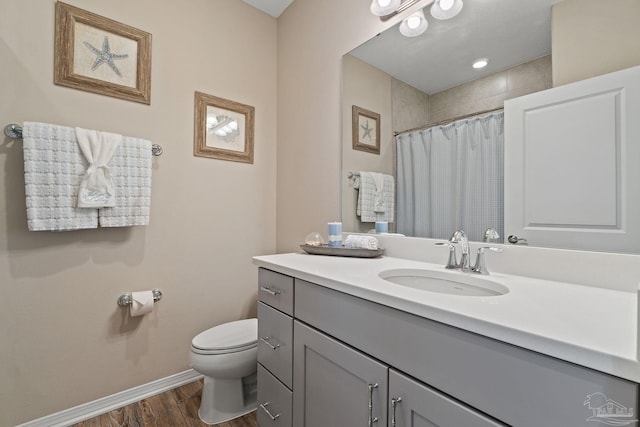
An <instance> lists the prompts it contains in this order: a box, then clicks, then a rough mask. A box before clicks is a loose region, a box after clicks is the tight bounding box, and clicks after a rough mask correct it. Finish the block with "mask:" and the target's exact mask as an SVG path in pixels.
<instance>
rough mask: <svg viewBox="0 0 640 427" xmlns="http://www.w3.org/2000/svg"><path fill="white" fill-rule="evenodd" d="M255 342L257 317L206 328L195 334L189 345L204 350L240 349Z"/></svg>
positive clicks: (248, 346)
mask: <svg viewBox="0 0 640 427" xmlns="http://www.w3.org/2000/svg"><path fill="white" fill-rule="evenodd" d="M257 342H258V319H245V320H236V321H235V322H229V323H223V324H222V325H218V326H214V327H213V328H210V329H207V330H206V331H204V332H201V333H199V334H198V335H196V336H195V337H194V338H193V340H192V341H191V345H192V346H193V348H194V349H198V350H205V351H219V350H237V351H241V350H244V349H247V348H251V347H253V346H255V345H256V343H257Z"/></svg>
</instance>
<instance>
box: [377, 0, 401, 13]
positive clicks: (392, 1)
mask: <svg viewBox="0 0 640 427" xmlns="http://www.w3.org/2000/svg"><path fill="white" fill-rule="evenodd" d="M400 3H402V0H373V1H372V2H371V13H373V14H374V15H376V16H387V15H390V14H392V13H394V12H395V11H396V9H398V7H400Z"/></svg>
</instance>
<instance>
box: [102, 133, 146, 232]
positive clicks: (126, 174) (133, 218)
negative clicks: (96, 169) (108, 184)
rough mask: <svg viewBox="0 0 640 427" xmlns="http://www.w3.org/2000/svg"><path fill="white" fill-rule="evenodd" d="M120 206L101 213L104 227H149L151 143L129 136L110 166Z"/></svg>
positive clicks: (117, 202) (119, 147)
mask: <svg viewBox="0 0 640 427" xmlns="http://www.w3.org/2000/svg"><path fill="white" fill-rule="evenodd" d="M110 165H111V166H110V169H111V172H112V175H113V181H114V185H115V189H116V205H115V206H114V207H112V208H102V209H100V227H130V226H135V225H148V224H149V214H150V209H151V170H152V166H153V160H152V157H151V141H147V140H145V139H140V138H132V137H128V136H125V137H124V138H123V139H122V143H121V144H120V145H119V146H118V149H117V150H116V152H115V154H114V155H113V158H112V159H111V162H110Z"/></svg>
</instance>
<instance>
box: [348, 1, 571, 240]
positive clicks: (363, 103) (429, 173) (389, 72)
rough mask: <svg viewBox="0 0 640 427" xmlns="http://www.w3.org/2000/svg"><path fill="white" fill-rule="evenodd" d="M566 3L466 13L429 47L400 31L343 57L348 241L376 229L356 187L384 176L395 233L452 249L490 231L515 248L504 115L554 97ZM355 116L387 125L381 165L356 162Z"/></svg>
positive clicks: (435, 31) (432, 34)
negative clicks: (557, 25) (518, 105)
mask: <svg viewBox="0 0 640 427" xmlns="http://www.w3.org/2000/svg"><path fill="white" fill-rule="evenodd" d="M556 3H559V0H540V1H536V2H513V1H510V0H495V1H475V2H465V4H464V9H463V10H462V12H461V13H460V14H459V15H458V16H457V17H456V18H455V19H452V20H449V21H437V20H433V19H429V27H428V29H427V30H426V32H425V33H424V34H422V35H421V36H419V37H411V38H409V37H404V36H403V35H402V34H401V33H400V32H399V31H398V26H394V27H391V28H389V29H388V30H386V31H385V32H384V33H382V34H380V35H378V36H377V37H375V38H373V39H372V40H370V41H368V42H367V43H365V44H363V45H362V46H359V47H358V48H356V49H354V50H353V51H351V52H349V54H347V55H345V56H344V58H343V90H342V92H343V104H342V110H343V114H344V116H343V123H344V124H345V126H344V129H343V167H342V171H343V179H342V195H343V197H342V221H343V226H344V229H345V230H346V231H358V232H368V231H370V230H372V229H373V228H374V224H373V223H371V222H366V221H362V220H361V219H362V217H361V216H360V215H359V214H358V213H357V212H358V209H357V207H358V204H359V202H360V205H362V203H361V201H359V200H358V194H359V191H358V190H357V189H355V188H354V184H356V185H359V184H360V183H356V182H354V180H353V179H348V176H349V175H350V174H357V173H358V172H360V171H375V172H379V173H381V174H383V175H389V176H391V177H393V178H394V179H395V180H396V193H395V194H393V197H394V200H395V202H396V209H395V212H394V213H395V216H394V218H393V221H391V223H390V225H389V230H390V231H392V232H399V233H402V234H405V235H410V236H417V237H434V238H449V236H450V235H451V233H452V231H453V230H455V229H457V228H463V229H465V231H467V234H468V235H469V236H470V239H471V240H476V241H482V240H485V241H486V239H485V231H486V230H487V229H488V228H492V229H495V230H497V231H498V233H499V234H500V236H501V237H500V238H499V239H495V235H494V236H493V240H492V241H498V242H502V241H503V240H504V239H506V236H504V234H505V233H504V231H503V229H502V227H503V216H504V207H503V195H502V194H501V193H502V189H503V185H504V182H503V180H504V176H503V165H502V161H503V160H502V158H503V157H502V146H503V144H504V140H503V132H502V128H503V113H502V111H501V109H502V107H503V104H504V101H505V100H508V99H511V98H515V97H519V96H522V95H526V94H530V93H534V92H538V91H541V90H545V89H549V88H551V87H553V78H552V74H553V68H552V55H551V47H552V40H551V7H552V6H553V5H554V4H556ZM426 16H427V17H428V18H429V15H428V14H426ZM477 59H485V60H487V64H486V66H485V67H484V68H480V69H476V68H473V67H472V64H473V63H474V61H475V60H477ZM354 105H358V106H360V107H363V108H368V109H370V110H373V111H375V112H377V113H378V114H380V128H381V131H380V133H381V147H380V154H379V155H375V156H374V155H371V154H368V153H359V152H356V151H354V150H352V148H351V139H350V135H351V134H350V132H351V128H350V124H351V117H349V114H350V112H351V109H352V106H354ZM396 136H397V138H396ZM443 149H444V151H440V150H443ZM421 151H422V152H423V153H424V152H428V153H429V156H428V157H429V158H430V162H431V164H430V165H428V164H422V163H420V162H421V161H420V160H419V159H418V158H419V157H420V156H419V154H420V152H421ZM434 153H435V155H433V154H434ZM423 157H425V156H423ZM416 176H417V177H418V178H417V179H415V177H416ZM418 182H419V183H420V185H418V184H416V183H418ZM490 239H491V238H490Z"/></svg>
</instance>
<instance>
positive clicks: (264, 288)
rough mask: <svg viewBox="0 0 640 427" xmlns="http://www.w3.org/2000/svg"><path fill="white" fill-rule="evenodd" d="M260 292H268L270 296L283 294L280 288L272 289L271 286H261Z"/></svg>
mask: <svg viewBox="0 0 640 427" xmlns="http://www.w3.org/2000/svg"><path fill="white" fill-rule="evenodd" d="M260 290H261V291H262V292H266V293H268V294H269V295H273V296H274V297H275V296H278V295H280V294H281V293H282V291H281V290H280V289H278V288H271V286H260Z"/></svg>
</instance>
